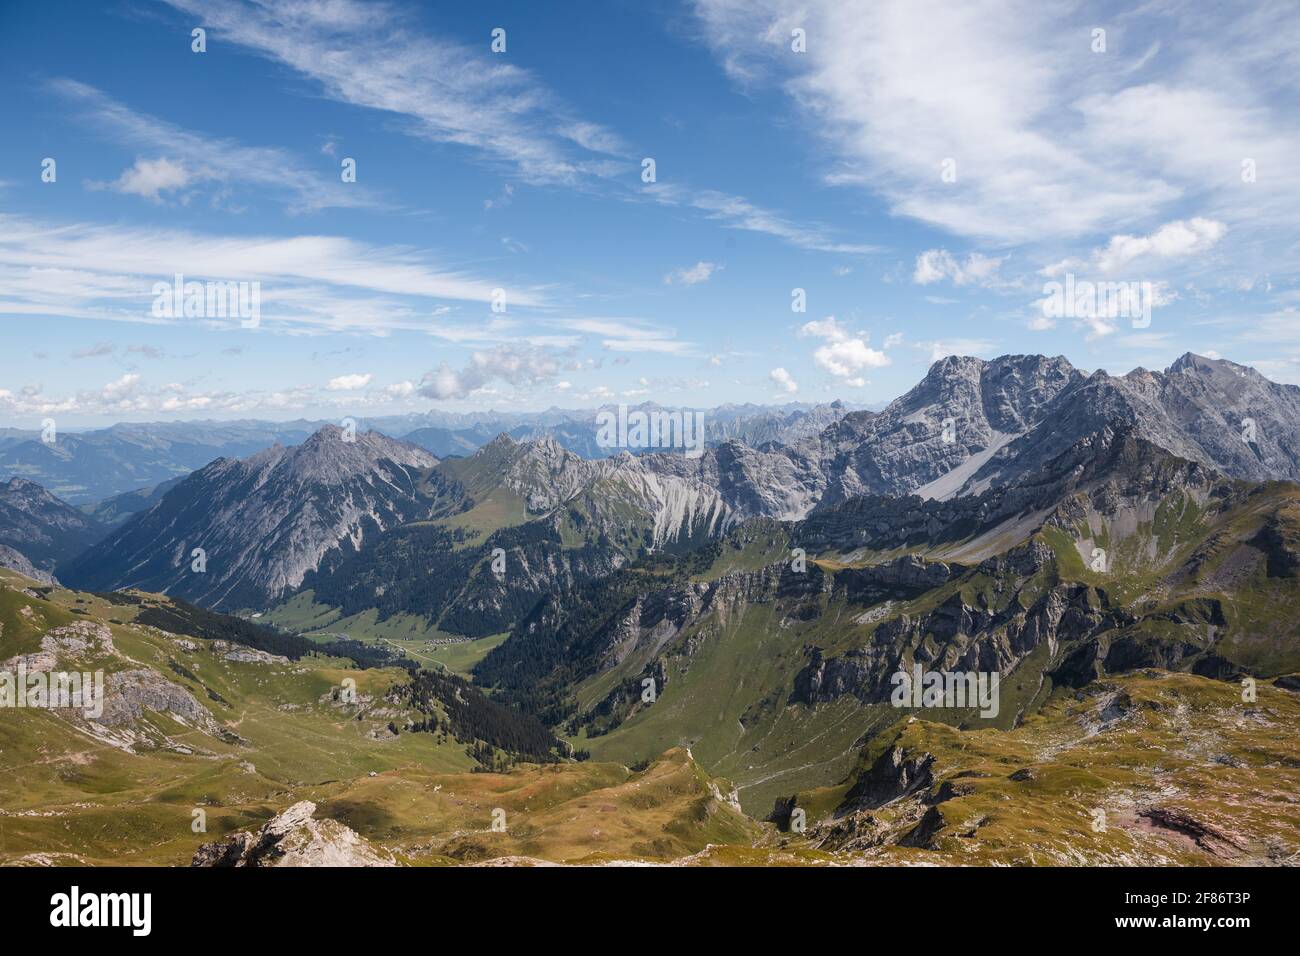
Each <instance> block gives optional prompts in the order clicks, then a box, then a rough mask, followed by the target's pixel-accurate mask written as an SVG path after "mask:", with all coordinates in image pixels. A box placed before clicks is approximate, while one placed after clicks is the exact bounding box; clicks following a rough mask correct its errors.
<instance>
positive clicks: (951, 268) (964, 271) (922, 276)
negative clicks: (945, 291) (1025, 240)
mask: <svg viewBox="0 0 1300 956" xmlns="http://www.w3.org/2000/svg"><path fill="white" fill-rule="evenodd" d="M1005 261H1006V257H1005V256H1004V257H1002V258H994V257H992V256H985V255H981V254H980V253H978V252H972V253H971V254H970V255H968V256H967V257H966V261H965V262H961V261H959V260H958V259H957V258H956V257H955V256H954V255H953V254H952V253H951V252H949V251H948V250H947V249H927V250H926V251H925V252H923V253H921V254H920V255H919V256H917V257H916V268H915V269H913V270H912V281H913V282H915V283H916V284H917V285H929V284H930V283H932V282H941V281H943V280H944V279H947V280H948V281H950V282H951V283H952V284H953V285H978V286H988V285H993V284H995V283H996V282H997V281H998V268H999V267H1000V266H1001V265H1002V263H1003V262H1005Z"/></svg>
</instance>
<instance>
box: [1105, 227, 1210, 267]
mask: <svg viewBox="0 0 1300 956" xmlns="http://www.w3.org/2000/svg"><path fill="white" fill-rule="evenodd" d="M1227 231H1228V227H1227V226H1225V225H1224V224H1223V223H1221V222H1218V221H1217V220H1214V219H1203V218H1201V217H1199V216H1198V217H1196V218H1194V219H1187V220H1183V219H1179V220H1177V221H1175V222H1169V223H1165V225H1163V226H1161V227H1160V228H1159V229H1157V230H1156V231H1155V232H1153V233H1151V234H1150V235H1147V236H1112V237H1111V240H1110V243H1109V245H1107V246H1106V248H1105V249H1102V250H1099V252H1098V253H1097V266H1098V268H1100V269H1101V271H1102V272H1114V271H1115V270H1116V269H1119V268H1122V267H1123V266H1126V265H1128V264H1129V263H1130V262H1133V261H1134V260H1135V259H1141V258H1143V257H1146V256H1154V257H1157V258H1161V259H1172V258H1177V257H1179V256H1190V255H1193V254H1195V253H1200V252H1204V251H1206V250H1207V249H1209V248H1210V247H1211V246H1213V245H1214V244H1215V243H1216V242H1218V241H1219V240H1220V239H1222V238H1223V236H1224V234H1225V233H1226V232H1227Z"/></svg>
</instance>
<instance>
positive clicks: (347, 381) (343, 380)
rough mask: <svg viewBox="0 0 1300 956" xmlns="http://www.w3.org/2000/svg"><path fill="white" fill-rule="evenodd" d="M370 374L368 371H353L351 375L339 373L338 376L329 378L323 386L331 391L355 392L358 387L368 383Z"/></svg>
mask: <svg viewBox="0 0 1300 956" xmlns="http://www.w3.org/2000/svg"><path fill="white" fill-rule="evenodd" d="M371 378H372V376H371V375H370V373H369V372H366V373H354V374H352V375H340V376H338V378H332V379H330V380H329V384H328V385H326V386H325V388H326V390H327V391H331V392H355V391H356V390H357V389H359V388H365V387H366V386H367V385H369V384H370V379H371Z"/></svg>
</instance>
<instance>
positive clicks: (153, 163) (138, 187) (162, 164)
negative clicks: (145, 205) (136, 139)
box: [109, 156, 195, 202]
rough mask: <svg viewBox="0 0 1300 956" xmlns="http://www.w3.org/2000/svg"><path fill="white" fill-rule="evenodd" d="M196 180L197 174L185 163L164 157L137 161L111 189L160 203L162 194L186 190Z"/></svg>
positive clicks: (111, 185) (111, 184)
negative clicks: (187, 167)
mask: <svg viewBox="0 0 1300 956" xmlns="http://www.w3.org/2000/svg"><path fill="white" fill-rule="evenodd" d="M194 180H195V174H193V173H192V172H190V170H188V169H186V168H185V164H184V163H180V162H176V161H174V160H171V159H168V158H167V157H165V156H163V157H160V158H158V159H137V160H136V161H135V165H133V166H131V167H130V168H128V169H126V170H124V171H123V172H122V175H121V176H119V177H118V178H117V180H116V182H113V183H110V184H109V185H110V188H112V189H114V190H116V191H117V192H120V193H126V194H128V195H134V196H143V197H144V198H145V199H150V200H153V201H154V202H160V201H161V199H162V196H161V194H162V193H165V192H172V191H174V190H177V189H184V188H185V187H186V186H188V185H189V184H190V183H192V182H193V181H194Z"/></svg>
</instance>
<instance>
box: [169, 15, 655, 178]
mask: <svg viewBox="0 0 1300 956" xmlns="http://www.w3.org/2000/svg"><path fill="white" fill-rule="evenodd" d="M167 2H168V3H170V4H171V5H172V6H173V7H176V8H177V9H179V10H182V11H184V12H185V13H187V14H189V15H190V17H191V18H194V19H197V20H198V21H199V22H201V23H203V24H204V25H205V26H207V27H208V28H209V29H215V31H216V32H219V34H220V36H221V40H222V43H229V44H235V45H237V46H241V47H244V48H245V49H247V50H251V51H253V52H255V53H258V54H261V55H262V56H265V57H267V58H269V59H271V60H273V61H275V62H278V63H281V64H283V65H285V66H287V67H289V68H290V69H293V70H295V71H297V72H298V73H300V74H302V75H303V76H305V77H307V78H309V79H311V80H313V81H314V82H316V83H318V84H320V87H321V88H322V89H323V90H324V92H325V94H326V95H327V96H329V97H331V98H333V99H335V100H338V101H340V102H343V103H348V104H351V105H353V106H360V107H364V108H367V109H373V110H377V111H379V112H380V113H382V114H386V115H389V116H397V117H402V118H403V119H404V120H405V121H406V123H407V125H406V127H405V128H406V130H407V131H408V132H409V133H410V134H412V135H414V136H417V137H420V138H423V139H426V140H430V141H432V142H436V143H447V144H450V145H452V146H455V147H462V148H465V149H469V150H472V151H474V152H475V153H477V154H479V155H481V156H483V157H485V158H487V159H489V160H491V161H493V162H497V163H500V164H503V165H505V166H507V167H508V168H509V169H510V170H511V171H512V173H513V174H515V175H517V176H518V177H519V178H520V179H522V180H523V181H525V182H532V183H542V182H548V183H549V182H575V181H578V180H579V179H580V178H581V177H583V176H586V175H590V174H592V173H594V172H599V171H600V170H601V169H603V168H606V166H607V165H608V164H609V162H610V161H609V159H608V157H607V155H606V154H607V153H608V152H609V151H610V150H611V149H614V148H615V147H616V146H617V145H618V140H617V137H616V136H615V134H613V133H610V132H607V131H605V130H603V129H602V128H601V127H600V126H598V125H597V124H595V123H591V122H587V121H582V120H578V119H577V118H575V117H574V116H573V115H572V113H571V111H570V110H569V109H568V108H567V107H566V106H565V104H564V103H562V102H561V101H560V99H559V97H557V96H556V95H555V94H554V93H553V92H552V91H551V90H549V89H548V88H547V87H546V86H545V85H544V84H542V83H541V82H540V81H539V80H538V79H537V77H536V76H535V75H534V74H533V73H531V72H530V71H528V70H526V69H523V68H521V67H519V66H516V65H515V64H514V63H512V62H511V59H510V57H509V56H497V55H494V54H493V53H491V52H490V51H489V49H488V43H487V40H486V39H485V40H484V42H483V43H482V44H480V45H479V46H477V47H470V46H466V45H463V44H460V43H456V42H453V41H451V40H447V39H443V38H436V37H432V36H429V35H427V34H425V33H423V31H422V30H421V29H420V27H419V26H418V25H417V24H416V23H415V22H414V18H413V17H410V16H408V15H405V14H401V13H400V12H399V11H398V10H397V9H396V8H394V7H392V6H387V5H374V6H372V5H370V4H363V3H358V2H354V0H330V2H329V3H324V4H306V3H300V2H297V0H262V2H257V3H244V2H233V3H228V4H222V5H220V6H218V5H214V4H207V3H203V2H200V0H167ZM507 39H508V41H509V40H513V37H509V36H508V37H507ZM618 165H620V166H621V167H623V168H626V169H628V170H631V169H633V168H634V167H633V166H632V165H631V163H630V162H624V163H621V164H618Z"/></svg>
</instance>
